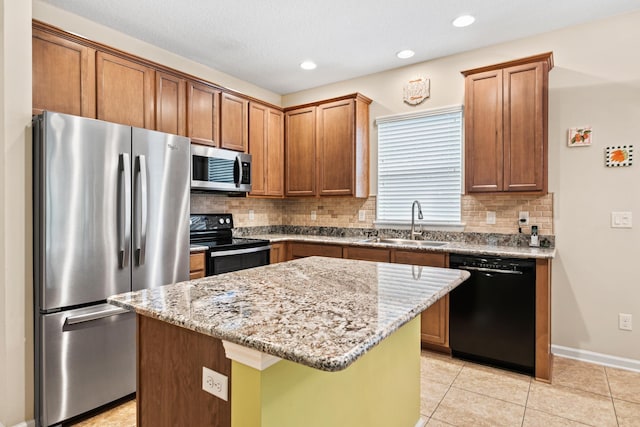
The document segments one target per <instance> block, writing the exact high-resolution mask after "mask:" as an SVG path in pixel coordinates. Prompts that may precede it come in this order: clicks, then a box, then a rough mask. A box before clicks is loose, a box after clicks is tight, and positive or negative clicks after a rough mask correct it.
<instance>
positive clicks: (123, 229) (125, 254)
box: [118, 153, 131, 268]
mask: <svg viewBox="0 0 640 427" xmlns="http://www.w3.org/2000/svg"><path fill="white" fill-rule="evenodd" d="M118 172H119V174H118V175H119V178H120V182H119V189H120V206H118V227H119V228H120V230H119V233H118V234H119V236H118V239H119V245H120V248H119V251H118V258H119V261H120V268H125V267H127V266H128V265H129V257H130V248H131V164H130V163H129V154H128V153H120V159H119V164H118ZM123 207H124V212H123Z"/></svg>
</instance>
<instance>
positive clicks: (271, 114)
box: [249, 102, 284, 197]
mask: <svg viewBox="0 0 640 427" xmlns="http://www.w3.org/2000/svg"><path fill="white" fill-rule="evenodd" d="M249 154H251V193H250V194H251V195H252V196H277V197H282V196H283V194H284V192H283V187H284V115H283V114H282V111H278V110H275V109H273V108H269V107H267V106H266V105H262V104H258V103H256V102H251V103H250V104H249Z"/></svg>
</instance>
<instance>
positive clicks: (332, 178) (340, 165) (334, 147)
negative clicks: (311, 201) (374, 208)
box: [316, 99, 355, 196]
mask: <svg viewBox="0 0 640 427" xmlns="http://www.w3.org/2000/svg"><path fill="white" fill-rule="evenodd" d="M317 120H318V123H317V134H316V138H317V140H316V146H317V156H318V165H317V168H318V193H319V194H320V195H321V196H335V195H351V194H353V188H354V186H353V183H354V177H355V154H354V149H355V136H354V101H353V100H352V99H347V100H344V101H337V102H331V103H328V104H322V105H320V106H319V107H318V113H317Z"/></svg>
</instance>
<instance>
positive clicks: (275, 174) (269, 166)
mask: <svg viewBox="0 0 640 427" xmlns="http://www.w3.org/2000/svg"><path fill="white" fill-rule="evenodd" d="M266 152H267V157H266V166H265V168H266V171H265V174H266V176H267V182H266V189H265V194H266V195H267V196H278V197H282V196H283V195H284V114H283V113H282V111H278V110H274V109H273V108H269V110H268V111H267V144H266Z"/></svg>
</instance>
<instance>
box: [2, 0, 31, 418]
mask: <svg viewBox="0 0 640 427" xmlns="http://www.w3.org/2000/svg"><path fill="white" fill-rule="evenodd" d="M0 13H1V14H2V16H1V19H0V21H1V22H2V24H1V27H0V66H1V71H0V235H2V238H1V240H0V424H4V425H7V426H11V425H14V424H17V423H19V422H22V421H24V420H28V419H32V418H33V369H32V366H33V357H32V354H33V322H32V317H33V315H32V305H33V302H32V292H31V288H32V285H31V164H30V162H31V154H30V153H31V150H30V146H31V129H30V125H31V4H30V3H29V2H22V1H15V0H0Z"/></svg>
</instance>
